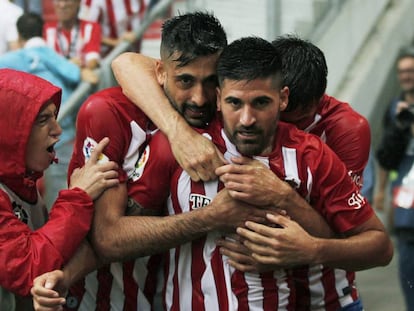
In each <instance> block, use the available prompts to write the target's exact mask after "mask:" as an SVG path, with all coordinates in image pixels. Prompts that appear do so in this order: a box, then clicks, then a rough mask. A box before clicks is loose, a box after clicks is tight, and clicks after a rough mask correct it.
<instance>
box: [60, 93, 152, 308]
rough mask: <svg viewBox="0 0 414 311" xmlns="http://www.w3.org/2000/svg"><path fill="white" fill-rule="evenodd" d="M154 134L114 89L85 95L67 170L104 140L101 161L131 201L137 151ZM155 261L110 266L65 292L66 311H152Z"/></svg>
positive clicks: (138, 151)
mask: <svg viewBox="0 0 414 311" xmlns="http://www.w3.org/2000/svg"><path fill="white" fill-rule="evenodd" d="M153 130H154V126H153V125H152V123H151V121H150V120H149V119H148V118H147V117H146V115H145V114H144V113H143V112H142V111H141V110H140V109H139V108H137V107H136V106H135V105H134V104H133V103H132V102H130V101H129V100H128V99H127V98H126V97H125V96H124V95H123V93H122V90H121V88H120V87H113V88H109V89H105V90H102V91H99V92H97V93H95V94H93V95H91V96H90V97H89V98H88V99H87V100H86V101H85V103H84V104H83V105H82V106H81V108H80V110H79V113H78V119H77V135H76V141H75V145H74V152H73V155H72V159H71V162H70V165H69V176H70V175H71V172H72V171H73V170H74V169H75V168H77V167H80V166H83V165H84V163H85V160H86V159H87V158H89V156H90V153H91V150H92V148H93V146H94V145H95V144H96V142H99V141H100V140H101V139H102V138H103V137H109V139H110V144H109V145H108V146H107V147H106V148H105V152H104V156H105V157H107V158H108V159H110V160H112V161H115V162H116V163H118V165H119V171H118V173H119V179H120V182H127V183H128V184H127V187H128V196H129V198H132V199H134V200H136V201H138V199H137V191H136V189H135V188H134V182H133V181H134V180H135V179H136V178H135V177H134V176H135V175H136V172H137V163H138V159H139V156H140V154H141V151H142V149H143V146H144V145H145V143H146V141H147V139H148V138H149V136H150V135H151V132H152V131H153ZM158 259H159V257H157V256H153V257H151V258H149V257H144V258H139V259H137V260H135V261H134V260H133V261H128V262H124V263H119V262H116V263H112V264H110V265H107V266H105V267H103V268H101V269H99V270H98V271H95V272H92V273H90V274H89V275H87V277H86V278H85V279H84V280H82V281H81V282H79V283H78V284H76V285H75V286H73V287H72V288H71V289H70V292H69V296H68V301H67V309H68V310H85V311H90V310H131V311H135V310H144V311H145V310H152V299H153V296H154V293H155V291H156V288H155V286H156V284H157V283H156V271H157V270H158V267H159V262H158Z"/></svg>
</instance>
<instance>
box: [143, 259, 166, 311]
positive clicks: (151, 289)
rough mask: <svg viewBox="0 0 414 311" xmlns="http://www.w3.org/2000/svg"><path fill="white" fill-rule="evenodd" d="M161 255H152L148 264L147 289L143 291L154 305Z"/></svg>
mask: <svg viewBox="0 0 414 311" xmlns="http://www.w3.org/2000/svg"><path fill="white" fill-rule="evenodd" d="M161 260H162V257H161V255H152V256H151V257H150V258H149V260H148V263H147V268H148V275H147V278H146V280H145V288H144V289H141V290H142V292H143V293H144V295H145V297H146V298H147V300H148V301H149V303H150V304H151V305H152V304H153V303H154V296H155V293H156V290H157V281H158V279H157V277H158V269H159V267H160V265H161Z"/></svg>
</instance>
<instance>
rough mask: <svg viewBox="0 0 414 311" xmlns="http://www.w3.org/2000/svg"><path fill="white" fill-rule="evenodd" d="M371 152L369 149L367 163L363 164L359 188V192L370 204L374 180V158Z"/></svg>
mask: <svg viewBox="0 0 414 311" xmlns="http://www.w3.org/2000/svg"><path fill="white" fill-rule="evenodd" d="M372 152H373V151H372V150H370V152H369V158H368V163H367V166H365V169H364V172H363V174H362V176H363V178H362V181H363V184H362V188H361V194H362V195H363V196H364V197H365V198H366V199H367V200H368V202H369V203H370V204H372V201H373V197H374V188H375V181H376V176H375V175H376V174H375V159H374V156H373V154H372Z"/></svg>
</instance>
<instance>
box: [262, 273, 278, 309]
mask: <svg viewBox="0 0 414 311" xmlns="http://www.w3.org/2000/svg"><path fill="white" fill-rule="evenodd" d="M260 276H261V278H262V286H263V310H273V309H274V307H275V306H277V305H279V295H278V286H277V283H276V282H277V280H276V279H275V278H274V276H273V272H267V273H262V274H261V275H260Z"/></svg>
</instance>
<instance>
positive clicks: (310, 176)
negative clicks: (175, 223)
mask: <svg viewBox="0 0 414 311" xmlns="http://www.w3.org/2000/svg"><path fill="white" fill-rule="evenodd" d="M204 135H205V136H207V137H209V138H211V139H212V140H213V142H214V143H215V144H216V145H217V146H218V147H219V149H220V150H221V151H222V152H223V153H224V154H225V157H226V158H227V159H230V157H231V156H235V155H238V152H237V150H236V148H235V146H234V145H232V144H231V142H230V141H229V140H228V139H227V137H226V136H225V134H224V132H223V130H222V126H221V123H220V122H219V121H217V120H214V121H213V122H212V123H211V124H210V125H209V127H208V128H207V129H206V130H205V133H204ZM145 155H146V156H145V160H142V161H141V165H140V167H141V168H142V175H141V177H140V179H139V182H138V183H137V186H138V187H139V188H140V189H139V191H140V192H142V193H145V196H142V197H141V199H142V201H139V203H140V204H141V205H142V206H148V207H149V206H150V207H151V208H154V207H158V208H159V209H160V210H162V209H163V208H164V206H165V205H164V203H165V200H167V206H168V214H170V215H173V214H178V213H185V212H189V211H191V210H193V209H196V208H203V207H204V206H206V205H208V204H209V203H210V202H211V200H212V199H213V198H214V196H215V195H216V194H217V192H218V191H219V190H220V189H221V187H222V185H221V184H220V183H219V182H218V181H211V182H206V183H202V182H198V183H195V182H193V181H191V179H190V178H189V176H188V175H187V173H185V172H184V171H183V170H182V169H181V168H180V167H179V165H178V164H177V163H176V161H175V159H174V157H173V155H172V154H171V150H170V147H169V144H168V142H167V140H166V138H165V136H164V135H163V134H162V133H157V134H156V135H154V137H153V138H152V140H151V142H150V143H149V145H148V146H147V148H146V150H145ZM256 158H257V159H258V160H260V161H262V162H263V163H265V164H266V165H267V166H268V167H269V168H270V169H271V170H272V171H273V172H274V173H275V174H276V175H277V176H278V177H279V178H281V179H283V180H286V181H289V183H290V184H293V185H296V186H295V187H296V190H297V191H298V192H299V193H300V194H301V195H302V196H303V197H304V198H306V199H307V200H308V201H309V202H310V203H311V205H312V206H313V207H314V208H315V209H317V210H318V211H319V212H320V213H321V214H322V215H323V216H324V218H325V219H326V220H327V222H328V223H329V224H330V226H331V227H332V228H333V229H334V230H336V231H337V232H345V231H347V230H350V229H352V228H354V227H355V226H358V225H360V224H361V223H363V222H365V221H366V220H367V219H368V218H369V217H371V216H372V214H373V211H372V209H371V208H370V206H369V205H368V203H367V202H366V201H365V199H364V198H363V197H362V196H361V195H360V194H359V189H358V188H357V187H356V186H355V184H354V183H353V182H352V180H351V179H350V178H349V177H348V174H347V171H346V168H345V166H344V164H343V163H342V162H341V161H340V160H339V159H338V157H337V156H336V155H335V154H334V153H333V152H332V151H331V150H330V149H329V148H327V147H326V146H325V145H324V144H323V143H322V142H321V141H320V140H319V139H318V138H316V137H315V136H313V135H309V134H306V133H304V132H302V131H299V130H297V129H296V128H295V127H294V126H292V125H288V124H284V123H282V122H280V123H279V126H278V129H277V137H276V140H275V146H274V149H273V152H272V153H271V154H270V155H269V156H266V157H256ZM219 236H221V233H220V232H211V233H209V234H208V235H206V236H205V237H203V238H201V239H198V240H195V241H193V242H191V243H187V244H184V245H181V246H180V247H177V248H174V249H171V250H170V251H169V253H168V254H167V255H166V258H165V267H164V273H165V284H164V293H163V299H164V304H165V309H167V310H253V309H260V310H276V309H277V310H296V307H295V302H294V300H295V299H294V295H295V293H294V289H293V288H292V287H291V279H290V277H289V272H286V271H283V270H281V271H275V272H273V273H269V274H260V275H258V274H253V273H246V274H243V273H240V272H237V271H234V270H233V269H232V268H231V267H229V266H228V265H227V263H226V260H225V258H223V257H222V256H221V255H220V254H219V252H218V249H217V247H216V245H215V239H216V238H217V237H219Z"/></svg>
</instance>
